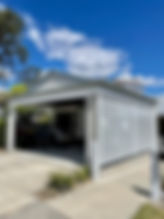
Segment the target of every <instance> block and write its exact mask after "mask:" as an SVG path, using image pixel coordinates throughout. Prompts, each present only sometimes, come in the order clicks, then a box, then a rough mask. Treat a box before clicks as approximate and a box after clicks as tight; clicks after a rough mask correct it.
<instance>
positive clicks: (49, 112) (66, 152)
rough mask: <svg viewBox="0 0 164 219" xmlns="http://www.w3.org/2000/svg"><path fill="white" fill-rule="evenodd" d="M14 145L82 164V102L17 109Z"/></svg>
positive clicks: (83, 123) (83, 142)
mask: <svg viewBox="0 0 164 219" xmlns="http://www.w3.org/2000/svg"><path fill="white" fill-rule="evenodd" d="M16 145H17V147H18V148H20V149H24V150H25V149H26V150H32V151H36V152H40V153H47V154H50V155H52V156H53V155H55V156H60V157H63V158H67V159H73V160H76V161H78V162H80V163H81V162H84V159H85V101H84V100H75V101H65V102H58V103H48V104H46V105H45V104H44V105H39V106H31V107H25V108H20V109H19V112H18V119H17V135H16Z"/></svg>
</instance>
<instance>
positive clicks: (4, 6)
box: [0, 2, 7, 12]
mask: <svg viewBox="0 0 164 219" xmlns="http://www.w3.org/2000/svg"><path fill="white" fill-rule="evenodd" d="M6 9H7V7H6V5H5V4H3V3H2V2H0V12H1V11H5V10H6Z"/></svg>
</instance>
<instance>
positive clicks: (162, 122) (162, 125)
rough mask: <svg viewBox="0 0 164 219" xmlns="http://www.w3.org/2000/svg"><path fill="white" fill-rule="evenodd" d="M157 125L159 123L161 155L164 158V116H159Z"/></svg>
mask: <svg viewBox="0 0 164 219" xmlns="http://www.w3.org/2000/svg"><path fill="white" fill-rule="evenodd" d="M157 125H158V138H159V150H160V157H161V158H162V157H163V158H164V116H159V117H158V120H157Z"/></svg>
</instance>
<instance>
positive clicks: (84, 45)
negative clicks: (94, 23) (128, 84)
mask: <svg viewBox="0 0 164 219" xmlns="http://www.w3.org/2000/svg"><path fill="white" fill-rule="evenodd" d="M25 21H26V23H27V37H28V38H29V39H30V40H31V41H32V42H33V43H34V44H35V45H36V47H37V48H38V49H39V50H40V51H41V52H42V53H43V54H44V55H45V57H46V58H47V59H49V60H59V61H61V62H63V63H64V64H65V66H66V71H68V72H69V73H71V74H75V75H79V76H82V77H83V76H84V77H106V76H109V75H112V74H114V73H116V72H117V71H119V69H120V65H121V62H122V60H123V59H124V56H125V54H124V53H123V51H121V50H116V49H110V48H104V47H103V46H102V45H101V44H100V43H99V44H98V43H96V42H95V41H94V40H93V39H90V38H89V37H87V36H86V35H85V34H83V33H80V32H77V31H73V30H71V29H69V28H66V27H50V28H49V29H47V30H46V31H42V30H41V29H40V28H39V27H38V25H37V24H36V22H35V21H34V20H33V19H32V18H31V17H30V16H25Z"/></svg>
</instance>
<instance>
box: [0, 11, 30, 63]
mask: <svg viewBox="0 0 164 219" xmlns="http://www.w3.org/2000/svg"><path fill="white" fill-rule="evenodd" d="M23 29H24V23H23V21H22V19H21V17H20V16H19V15H18V14H16V13H15V12H13V11H11V10H10V9H5V10H2V11H0V65H1V66H10V65H12V66H13V65H14V64H15V63H18V61H19V62H24V61H26V59H27V51H26V49H25V48H24V46H23V45H22V42H21V34H22V32H23Z"/></svg>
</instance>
